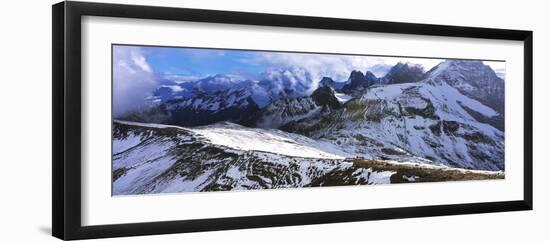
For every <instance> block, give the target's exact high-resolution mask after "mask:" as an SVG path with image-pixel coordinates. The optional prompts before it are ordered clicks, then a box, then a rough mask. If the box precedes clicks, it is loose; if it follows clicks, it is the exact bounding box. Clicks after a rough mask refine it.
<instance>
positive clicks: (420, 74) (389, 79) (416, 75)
mask: <svg viewBox="0 0 550 241" xmlns="http://www.w3.org/2000/svg"><path fill="white" fill-rule="evenodd" d="M422 79H424V68H423V67H422V66H420V65H413V64H408V63H401V62H400V63H398V64H396V65H395V66H393V67H392V68H391V69H390V71H389V72H388V73H387V74H386V76H384V78H382V80H381V83H382V84H401V83H413V82H418V81H420V80H422Z"/></svg>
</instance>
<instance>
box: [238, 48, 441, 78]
mask: <svg viewBox="0 0 550 241" xmlns="http://www.w3.org/2000/svg"><path fill="white" fill-rule="evenodd" d="M442 61H443V60H442V59H423V58H400V57H381V56H357V55H355V56H354V55H330V54H301V53H271V52H262V53H258V54H257V55H255V57H252V58H248V59H246V60H243V62H247V63H256V64H263V65H267V66H271V67H277V68H289V67H294V68H296V67H297V68H303V69H306V70H307V71H309V72H310V73H311V75H312V77H313V78H315V79H319V80H320V79H321V78H322V77H331V78H333V79H334V80H335V81H346V80H347V79H348V77H349V74H350V73H351V71H353V70H360V71H361V72H363V73H364V72H366V71H367V70H368V71H372V72H373V73H374V74H375V75H376V76H378V77H382V76H384V75H385V74H386V73H387V71H388V70H389V69H390V68H391V67H393V66H394V65H395V64H397V63H398V62H411V63H414V64H420V65H422V66H423V67H424V69H425V70H426V71H427V70H429V69H431V68H432V67H434V66H435V65H437V64H439V63H440V62H442Z"/></svg>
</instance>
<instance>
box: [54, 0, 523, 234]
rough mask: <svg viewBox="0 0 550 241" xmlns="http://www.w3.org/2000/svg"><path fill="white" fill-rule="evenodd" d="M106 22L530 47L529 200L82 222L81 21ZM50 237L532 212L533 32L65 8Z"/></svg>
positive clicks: (58, 7) (59, 9)
mask: <svg viewBox="0 0 550 241" xmlns="http://www.w3.org/2000/svg"><path fill="white" fill-rule="evenodd" d="M83 16H104V17H120V18H135V19H159V20H175V21H193V22H207V23H229V24H244V25H258V26H280V27H297V28H311V29H328V30H350V31H366V32H378V33H397V34H414V35H427V36H450V37H467V38H482V39H497V40H516V41H523V43H524V76H523V77H524V81H525V83H524V84H525V89H524V123H525V126H524V139H525V140H524V180H523V182H524V186H523V190H524V193H523V199H521V200H510V201H502V202H485V203H465V204H456V205H435V206H421V207H404V208H384V209H368V210H345V211H334V212H316V213H300V214H284V215H265V216H248V217H235V218H213V219H200V220H182V221H164V222H140V220H136V223H130V224H114V225H99V226H82V224H81V213H82V207H81V172H80V170H81V138H82V137H83V136H82V132H81V115H80V113H81V108H82V107H81V88H82V83H81V57H82V51H81V18H82V17H83ZM52 24H53V33H52V37H53V38H52V40H53V43H52V52H53V54H52V62H53V70H52V79H53V86H52V90H53V100H52V102H53V113H52V115H53V120H52V123H53V125H52V131H53V135H52V136H53V138H52V143H53V144H52V146H53V149H52V153H53V155H52V160H53V162H52V163H53V164H52V174H53V182H52V188H53V195H52V233H53V236H55V237H57V238H60V239H66V240H68V239H88V238H106V237H119V236H135V235H150V234H168V233H185V232H199V231H213V230H228V229H244V228H260V227H277V226H289V225H309V224H322V223H336V222H351V221H366V220H380V219H397V218H413V217H427V216H442V215H458V214H473V213H489V212H502V211H518V210H532V208H533V181H532V180H533V154H532V147H533V144H532V139H533V138H532V137H533V136H532V133H533V126H532V122H533V97H532V94H533V43H532V42H533V32H532V31H523V30H506V29H490V28H474V27H459V26H443V25H429V24H413V23H397V22H383V21H366V20H353V19H336V18H324V17H306V16H291V15H277V14H262V13H247V12H230V11H215V10H197V9H184V8H171V7H150V6H136V5H120V4H104V3H90V2H60V3H57V4H55V5H53V6H52Z"/></svg>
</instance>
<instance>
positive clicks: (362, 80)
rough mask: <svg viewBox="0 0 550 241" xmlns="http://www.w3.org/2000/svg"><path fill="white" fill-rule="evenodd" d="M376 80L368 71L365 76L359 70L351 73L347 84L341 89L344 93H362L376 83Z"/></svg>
mask: <svg viewBox="0 0 550 241" xmlns="http://www.w3.org/2000/svg"><path fill="white" fill-rule="evenodd" d="M377 80H378V78H377V77H376V76H375V75H374V74H373V73H372V72H370V71H367V72H366V75H365V74H363V72H361V71H359V70H354V71H351V73H350V75H349V79H348V81H347V83H346V84H345V85H344V87H343V88H342V91H343V92H345V93H352V92H356V91H362V90H364V89H366V88H368V87H369V86H371V85H373V84H374V83H375V82H377Z"/></svg>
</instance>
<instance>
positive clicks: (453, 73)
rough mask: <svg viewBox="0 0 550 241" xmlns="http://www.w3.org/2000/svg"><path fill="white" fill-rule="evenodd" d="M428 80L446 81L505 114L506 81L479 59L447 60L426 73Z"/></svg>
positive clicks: (465, 93) (463, 92)
mask: <svg viewBox="0 0 550 241" xmlns="http://www.w3.org/2000/svg"><path fill="white" fill-rule="evenodd" d="M426 76H427V78H426V79H427V80H430V81H433V82H435V83H445V84H448V85H450V86H453V87H455V88H456V89H458V90H459V91H460V92H461V93H462V94H464V95H466V96H469V97H471V98H473V99H476V100H478V101H479V102H481V103H483V104H484V105H486V106H489V107H491V108H493V109H494V110H496V111H497V112H499V113H501V114H504V81H503V80H502V79H501V78H500V77H498V76H497V74H496V73H495V71H494V70H493V69H492V68H491V67H490V66H488V65H485V64H484V63H483V62H482V61H479V60H446V61H444V62H442V63H440V64H438V65H437V66H435V67H433V68H432V69H431V70H430V71H428V73H426Z"/></svg>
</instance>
